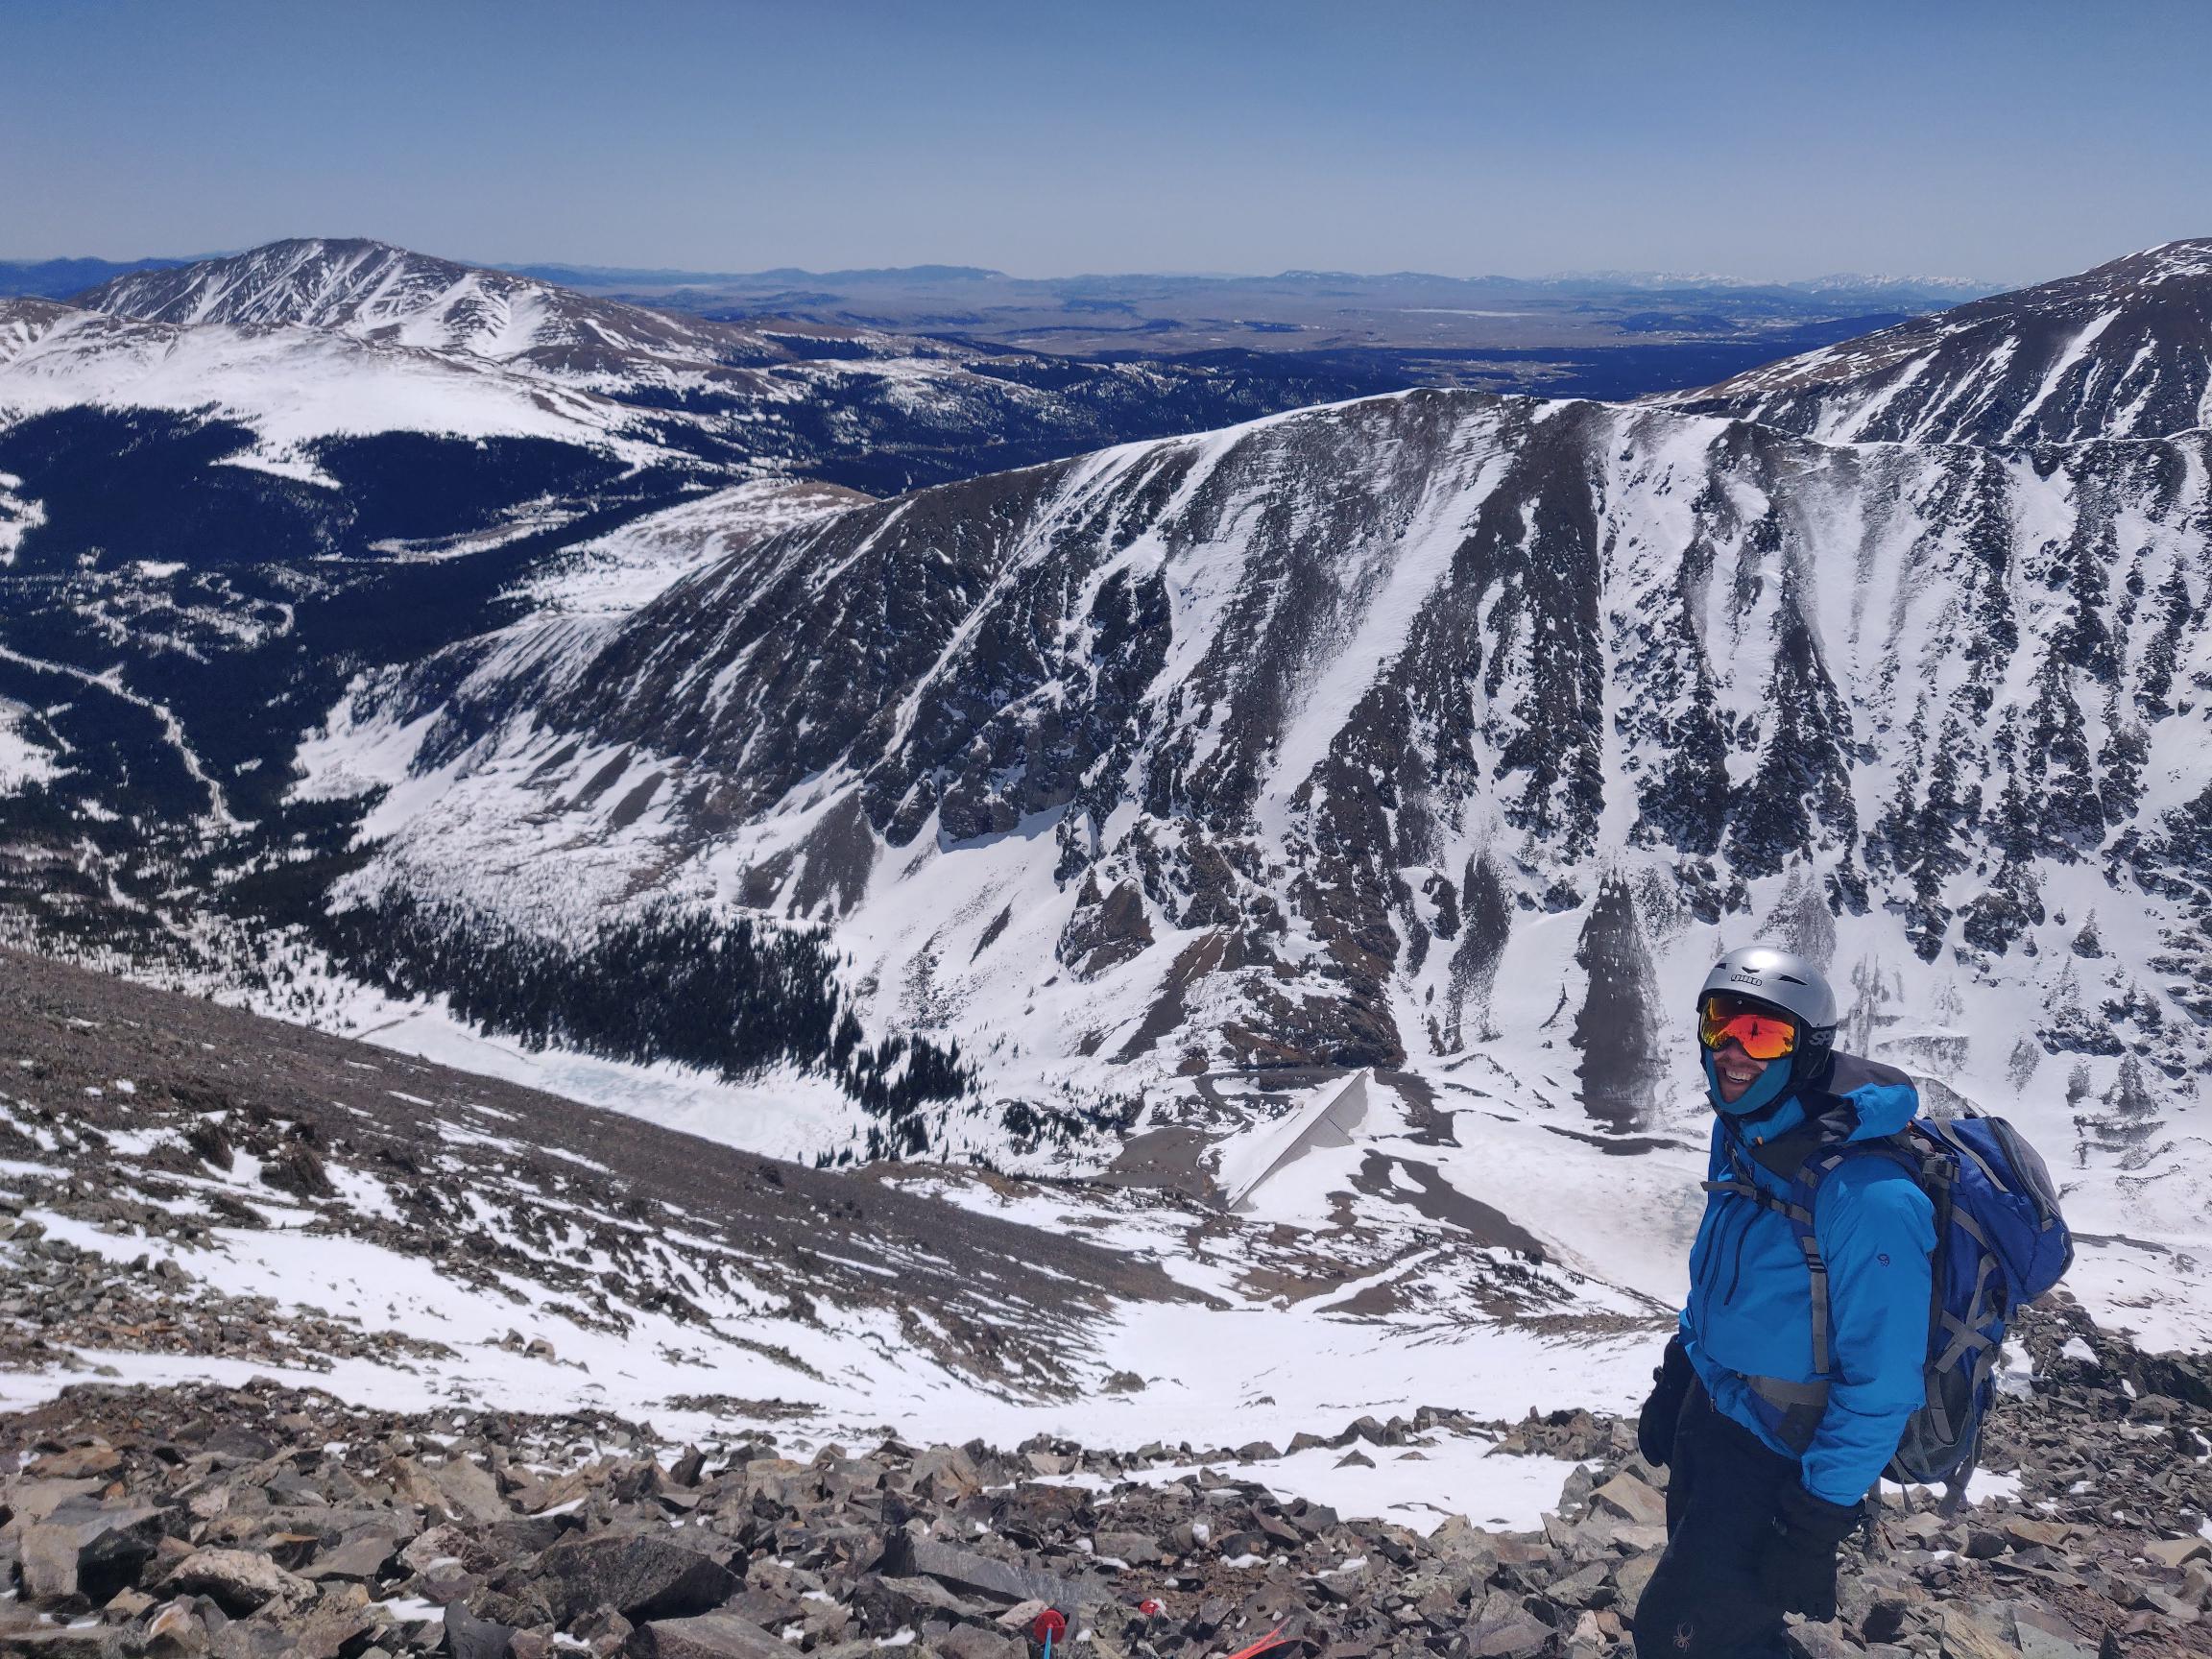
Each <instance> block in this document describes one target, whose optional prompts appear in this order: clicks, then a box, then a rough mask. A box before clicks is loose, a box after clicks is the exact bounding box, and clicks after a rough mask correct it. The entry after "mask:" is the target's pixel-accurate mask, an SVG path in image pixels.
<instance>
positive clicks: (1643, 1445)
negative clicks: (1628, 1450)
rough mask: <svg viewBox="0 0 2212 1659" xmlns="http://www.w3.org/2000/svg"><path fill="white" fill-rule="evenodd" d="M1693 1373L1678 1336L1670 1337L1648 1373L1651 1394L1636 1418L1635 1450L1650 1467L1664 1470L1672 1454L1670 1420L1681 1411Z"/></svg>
mask: <svg viewBox="0 0 2212 1659" xmlns="http://www.w3.org/2000/svg"><path fill="white" fill-rule="evenodd" d="M1696 1375H1697V1373H1696V1372H1695V1371H1694V1370H1692V1369H1691V1367H1690V1353H1689V1350H1688V1349H1686V1348H1684V1347H1683V1346H1682V1338H1681V1337H1679V1336H1676V1337H1673V1338H1671V1340H1670V1341H1669V1342H1668V1344H1667V1352H1666V1353H1665V1354H1663V1355H1661V1356H1660V1359H1659V1368H1658V1369H1657V1370H1656V1371H1654V1372H1652V1373H1651V1383H1652V1387H1651V1397H1650V1398H1649V1399H1648V1400H1647V1401H1645V1402H1644V1409H1643V1411H1642V1412H1641V1413H1639V1414H1638V1416H1637V1418H1636V1450H1637V1451H1639V1452H1641V1453H1643V1454H1644V1461H1645V1462H1647V1463H1648V1464H1650V1465H1651V1467H1652V1468H1654V1469H1664V1468H1665V1467H1666V1466H1667V1459H1668V1458H1670V1457H1671V1456H1673V1455H1674V1419H1675V1418H1677V1417H1679V1416H1680V1415H1681V1414H1682V1399H1683V1396H1684V1395H1686V1394H1688V1393H1689V1392H1690V1384H1691V1383H1692V1382H1693V1381H1695V1378H1696Z"/></svg>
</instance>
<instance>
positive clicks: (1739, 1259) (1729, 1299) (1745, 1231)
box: [1720, 1212, 1756, 1308]
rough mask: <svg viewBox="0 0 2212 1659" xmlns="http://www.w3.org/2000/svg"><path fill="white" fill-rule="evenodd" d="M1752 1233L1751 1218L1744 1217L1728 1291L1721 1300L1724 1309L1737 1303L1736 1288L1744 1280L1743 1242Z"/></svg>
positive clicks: (1729, 1271) (1729, 1274)
mask: <svg viewBox="0 0 2212 1659" xmlns="http://www.w3.org/2000/svg"><path fill="white" fill-rule="evenodd" d="M1754 1214H1756V1212H1754ZM1750 1231H1751V1217H1750V1216H1749V1215H1746V1216H1744V1217H1743V1225H1742V1226H1740V1227H1738V1228H1737V1229H1736V1251H1735V1255H1734V1257H1733V1258H1732V1260H1731V1261H1730V1262H1729V1267H1728V1291H1727V1294H1726V1295H1724V1296H1722V1297H1721V1298H1720V1305H1721V1306H1722V1307H1723V1308H1726V1307H1731V1306H1733V1305H1734V1303H1735V1301H1736V1286H1738V1285H1739V1284H1741V1283H1742V1282H1743V1240H1744V1238H1745V1237H1746V1236H1747V1235H1749V1233H1750Z"/></svg>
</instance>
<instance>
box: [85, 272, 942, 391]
mask: <svg viewBox="0 0 2212 1659" xmlns="http://www.w3.org/2000/svg"><path fill="white" fill-rule="evenodd" d="M77 302H78V303H79V304H81V305H84V306H85V307H87V308H88V309H91V310H95V311H103V312H108V313H110V314H112V315H115V316H122V317H136V318H141V319H144V320H146V321H148V322H154V323H169V324H175V325H186V326H191V325H205V324H226V325H229V326H232V327H237V328H266V327H285V326H291V327H306V328H321V329H330V330H334V331H336V332H339V333H343V334H347V335H350V336H352V337H354V338H357V339H362V340H370V341H375V342H378V343H381V344H387V345H394V346H411V347H416V348H418V349H423V350H429V351H437V352H445V353H459V354H462V355H465V356H469V357H478V358H483V359H485V360H486V361H489V362H493V363H502V364H515V365H520V366H523V367H527V368H529V369H531V370H533V371H535V372H537V373H542V374H546V375H549V376H553V377H556V378H560V379H565V380H570V381H574V382H577V383H582V384H599V385H602V386H608V387H613V388H619V389H625V390H627V389H635V388H637V387H638V386H640V385H642V384H645V383H648V382H651V383H655V384H659V385H661V386H663V387H667V388H675V387H677V386H680V385H685V384H688V385H689V386H690V387H692V388H693V389H701V388H707V387H711V386H714V385H717V384H721V385H733V386H735V387H738V388H741V389H757V387H758V386H759V384H760V382H758V381H757V379H754V378H751V377H748V376H745V375H743V374H741V373H736V372H738V371H742V370H746V369H753V368H759V367H763V366H766V365H768V364H772V363H788V362H794V361H799V360H801V359H805V358H810V357H816V356H820V355H824V354H825V349H826V348H840V349H845V350H849V351H851V352H853V353H854V354H855V355H859V356H863V357H886V358H889V357H912V356H915V355H917V354H920V355H924V356H937V357H946V356H950V355H951V354H952V353H951V352H950V351H949V350H947V349H941V348H932V347H930V346H928V345H927V344H926V343H922V342H914V341H905V340H899V339H894V338H891V337H888V336H881V335H877V336H870V335H866V334H863V333H860V332H858V331H856V330H853V329H842V330H826V329H818V328H816V329H797V328H794V329H792V330H790V331H788V332H786V333H784V334H783V335H782V336H781V338H779V337H778V336H775V335H771V334H769V333H766V332H763V331H761V330H759V329H752V328H739V327H733V326H732V325H728V324H723V323H710V322H704V321H701V320H698V319H694V318H688V317H679V316H675V315H673V314H670V313H667V312H661V311H651V310H647V309H645V308H643V307H641V306H637V305H623V304H617V303H614V302H613V301H605V300H592V299H588V298H586V297H585V296H583V295H581V294H575V293H571V292H569V291H568V290H566V289H564V288H559V287H555V286H554V285H553V284H551V283H549V282H541V281H539V280H537V279H536V278H534V277H530V276H518V275H517V274H516V273H513V272H508V271H493V270H486V269H482V268H480V267H476V266H469V265H463V264H459V263H457V262H455V261H453V260H450V259H438V258H433V257H431V256H429V255H426V254H421V253H415V252H409V251H408V250H406V249H404V248H395V247H392V246H391V245H390V244H388V243H383V242H373V241H368V240H364V239H360V238H345V239H329V238H323V237H301V238H294V239H292V240H288V241H283V242H272V243H270V244H268V245H267V246H265V247H261V248H256V249H253V250H252V251H251V252H245V253H239V254H234V255H232V256H229V257H228V258H221V259H208V260H204V261H202V262H200V263H198V264H194V265H186V266H181V267H178V268H175V269H171V270H161V271H142V272H134V273H132V274H131V275H129V276H118V277H116V278H115V279H113V280H112V281H109V282H106V283H103V284H102V285H100V286H99V287H97V288H94V289H91V290H90V291H88V292H87V293H85V294H84V295H81V296H80V297H79V299H78V301H77Z"/></svg>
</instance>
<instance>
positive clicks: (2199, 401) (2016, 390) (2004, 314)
mask: <svg viewBox="0 0 2212 1659" xmlns="http://www.w3.org/2000/svg"><path fill="white" fill-rule="evenodd" d="M1659 400H1660V401H1664V402H1668V403H1671V404H1673V405H1675V406H1677V407H1680V408H1686V409H1694V410H1697V411H1700V412H1704V413H1710V414H1726V415H1740V416H1743V417H1744V418H1746V419H1749V420H1754V421H1760V422H1762V423H1764V424H1766V425H1770V426H1778V427H1781V428H1783V429H1784V430H1786V431H1791V432H1801V433H1805V434H1807V435H1809V436H1812V437H1815V438H1821V439H1825V440H1828V441H1829V442H1832V443H1866V442H1886V441H1896V442H1906V443H1919V444H2006V445H2013V444H2050V443H2060V444H2071V443H2081V442H2086V441H2087V440H2090V439H2094V438H2157V437H2166V436H2170V435H2172V434H2175V433H2178V432H2185V431H2188V430H2191V429H2192V428H2196V427H2200V426H2203V425H2206V424H2208V423H2212V240H2203V239H2200V240H2196V241H2185V242H2168V243H2166V244H2164V245H2162V246H2160V247H2157V248H2152V249H2148V250H2146V251H2145V252H2141V253H2133V254H2129V255H2128V257H2127V258H2125V259H2115V260H2113V261H2112V262H2111V263H2110V264H2107V265H2100V266H2098V267H2097V268H2096V269H2095V270H2094V271H2085V272H2083V273H2081V274H2080V276H2067V277H2063V278H2061V279H2060V280H2058V281H2056V282H2046V283H2043V284H2042V285H2041V286H2039V287H2034V288H2028V289H2023V290H2021V291H2019V292H2017V293H2010V294H1999V295H1995V296H1993V297H1992V298H1990V299H1987V300H1978V301H1974V302H1972V303H1971V304H1966V305H1960V306H1959V307H1957V308H1956V309H1954V310H1950V311H1943V312H1938V313H1937V314H1936V315H1935V316H1932V317H1920V318H1915V319H1913V320H1912V321H1911V322H1910V323H1900V324H1899V325H1896V326H1895V327H1893V328H1885V329H1884V330H1882V331H1881V332H1880V333H1878V334H1869V335H1867V336H1865V337H1864V338H1863V339H1859V340H1852V341H1847V342H1845V343H1844V344H1842V345H1840V346H1835V347H1831V348H1829V349H1826V350H1823V351H1815V352H1812V353H1809V354H1808V355H1806V356H1802V357H1792V358H1789V359H1787V360H1785V361H1783V362H1780V363H1775V364H1771V365H1769V366H1768V367H1767V368H1764V369H1755V370H1753V371H1751V372H1750V373H1747V374H1739V375H1737V376H1736V377H1735V378H1734V379H1732V380H1724V381H1722V382H1721V383H1720V384H1719V385H1718V386H1714V387H1709V388H1707V389H1706V390H1704V391H1702V392H1696V393H1691V394H1688V395H1684V396H1673V395H1669V396H1667V397H1663V398H1662V399H1659Z"/></svg>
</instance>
